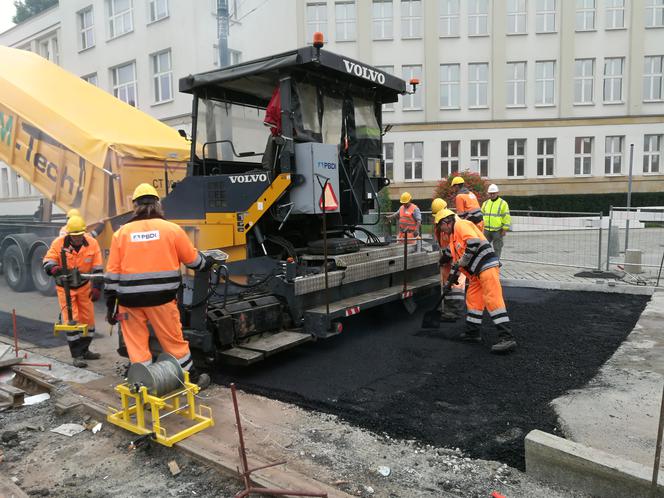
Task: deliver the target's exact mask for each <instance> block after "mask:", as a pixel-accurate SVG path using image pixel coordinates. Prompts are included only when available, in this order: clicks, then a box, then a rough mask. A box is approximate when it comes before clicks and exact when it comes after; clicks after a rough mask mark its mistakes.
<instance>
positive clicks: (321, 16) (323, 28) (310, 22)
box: [307, 2, 327, 43]
mask: <svg viewBox="0 0 664 498" xmlns="http://www.w3.org/2000/svg"><path fill="white" fill-rule="evenodd" d="M317 31H320V32H321V33H323V34H326V33H327V4H326V3H325V2H322V3H308V4H307V43H313V39H314V33H315V32H317Z"/></svg>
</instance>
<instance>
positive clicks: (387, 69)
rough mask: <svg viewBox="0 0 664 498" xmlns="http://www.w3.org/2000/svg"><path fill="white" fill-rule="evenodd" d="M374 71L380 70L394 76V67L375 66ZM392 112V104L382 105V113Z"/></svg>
mask: <svg viewBox="0 0 664 498" xmlns="http://www.w3.org/2000/svg"><path fill="white" fill-rule="evenodd" d="M376 69H380V70H381V71H383V72H385V73H387V74H392V75H394V66H376ZM393 110H394V102H390V103H388V104H383V112H385V111H393Z"/></svg>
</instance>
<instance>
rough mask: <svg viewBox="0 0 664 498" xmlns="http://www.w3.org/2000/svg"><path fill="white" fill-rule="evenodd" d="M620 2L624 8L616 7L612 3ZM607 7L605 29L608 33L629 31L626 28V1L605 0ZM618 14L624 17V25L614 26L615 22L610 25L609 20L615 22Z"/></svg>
mask: <svg viewBox="0 0 664 498" xmlns="http://www.w3.org/2000/svg"><path fill="white" fill-rule="evenodd" d="M616 1H620V2H622V6H618V7H616V6H615V5H612V4H611V3H610V2H616ZM605 3H606V7H605V12H604V15H605V26H604V29H605V30H606V31H612V30H620V29H627V28H626V26H625V0H605ZM616 12H620V13H621V15H622V24H621V25H620V26H614V25H613V22H612V23H611V25H609V19H611V20H613V21H615V17H616Z"/></svg>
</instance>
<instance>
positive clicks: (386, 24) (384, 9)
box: [372, 0, 394, 40]
mask: <svg viewBox="0 0 664 498" xmlns="http://www.w3.org/2000/svg"><path fill="white" fill-rule="evenodd" d="M372 15H373V39H374V40H391V39H392V26H393V24H394V17H393V14H392V0H373V14H372Z"/></svg>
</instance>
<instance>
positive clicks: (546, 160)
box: [537, 138, 556, 176]
mask: <svg viewBox="0 0 664 498" xmlns="http://www.w3.org/2000/svg"><path fill="white" fill-rule="evenodd" d="M555 151H556V139H555V138H538V139H537V176H553V165H554V161H555V157H556V156H555Z"/></svg>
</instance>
